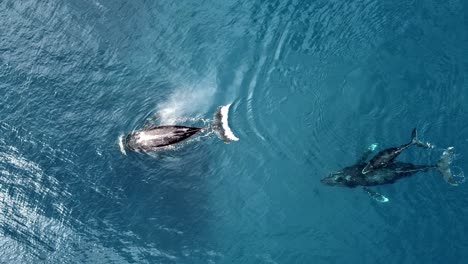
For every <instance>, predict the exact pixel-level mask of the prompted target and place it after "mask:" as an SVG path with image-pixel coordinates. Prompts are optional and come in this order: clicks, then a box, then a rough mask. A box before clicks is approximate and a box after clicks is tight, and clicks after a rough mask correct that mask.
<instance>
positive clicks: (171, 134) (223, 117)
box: [121, 104, 239, 153]
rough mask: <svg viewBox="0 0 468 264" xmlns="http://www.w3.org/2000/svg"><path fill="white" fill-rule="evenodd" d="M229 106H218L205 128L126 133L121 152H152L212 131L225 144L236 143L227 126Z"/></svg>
mask: <svg viewBox="0 0 468 264" xmlns="http://www.w3.org/2000/svg"><path fill="white" fill-rule="evenodd" d="M230 106H231V104H229V105H225V106H219V107H218V108H217V109H216V112H215V114H214V118H213V122H212V124H210V125H209V126H207V127H190V126H181V125H160V126H146V127H144V128H142V129H139V130H135V131H132V132H130V133H128V134H127V135H126V136H125V137H124V138H123V142H121V148H122V152H124V153H125V149H127V150H130V151H136V152H153V151H157V150H160V149H161V148H163V147H166V146H169V145H173V144H177V143H179V142H181V141H184V140H186V139H188V138H190V137H191V136H193V135H195V134H197V133H199V132H202V131H204V130H211V131H213V132H214V133H215V134H216V135H217V136H218V137H219V138H220V139H221V140H223V141H224V142H225V143H229V142H230V141H238V140H239V138H237V137H236V136H235V135H234V134H233V133H232V131H231V128H230V127H229V124H228V113H229V107H230Z"/></svg>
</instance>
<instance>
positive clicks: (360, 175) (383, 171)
mask: <svg viewBox="0 0 468 264" xmlns="http://www.w3.org/2000/svg"><path fill="white" fill-rule="evenodd" d="M412 144H417V145H420V146H422V147H431V145H430V144H429V143H423V142H421V141H419V140H417V137H416V129H414V130H413V133H412V141H411V142H410V143H408V144H405V145H402V146H400V147H395V148H389V149H385V150H383V151H381V152H379V153H377V154H376V155H375V157H374V158H372V159H370V161H367V160H368V158H369V156H370V155H371V153H372V152H373V151H374V149H375V144H373V145H371V146H373V147H369V148H368V150H367V151H366V152H365V153H364V155H363V156H362V157H361V158H360V159H359V160H358V161H357V162H356V163H355V164H353V165H351V166H348V167H345V168H343V169H341V170H340V171H336V172H332V173H330V174H329V175H328V176H326V177H324V178H322V179H321V180H320V181H321V182H322V183H323V184H325V185H329V186H341V187H348V188H355V187H363V188H364V190H365V191H366V192H367V193H368V194H369V195H370V196H371V197H372V198H374V199H375V200H377V201H379V202H387V201H388V198H386V197H385V196H383V195H381V194H379V193H378V192H376V191H374V190H372V189H370V188H369V186H376V185H383V184H393V183H395V182H396V181H398V180H400V179H403V178H406V177H409V176H411V175H414V174H416V173H418V172H426V171H430V170H436V171H438V172H440V173H441V174H442V176H443V178H444V180H445V181H446V182H447V183H449V184H451V185H453V186H457V185H458V182H457V181H456V180H455V178H454V176H453V173H452V171H451V169H450V164H451V162H452V160H453V156H454V148H453V147H449V148H447V149H445V150H444V151H443V153H442V155H441V157H440V158H439V160H438V162H437V163H436V164H433V165H415V164H411V163H406V162H398V161H395V159H396V158H397V156H398V155H399V154H400V153H401V152H402V151H403V150H405V149H407V148H408V147H409V146H410V145H412ZM366 168H368V169H366ZM369 168H370V169H369Z"/></svg>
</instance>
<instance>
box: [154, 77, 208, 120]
mask: <svg viewBox="0 0 468 264" xmlns="http://www.w3.org/2000/svg"><path fill="white" fill-rule="evenodd" d="M215 92H216V86H215V84H214V83H213V82H211V81H205V82H201V83H198V84H195V85H182V86H181V87H179V88H177V89H175V90H174V91H173V92H172V93H171V94H170V95H169V97H168V98H167V100H166V101H164V102H162V103H160V104H159V105H158V107H157V110H156V116H157V118H158V120H159V122H160V123H161V124H166V125H174V124H177V123H178V122H184V121H187V117H191V118H194V117H200V116H201V115H202V114H203V113H205V112H206V111H207V110H208V109H209V108H210V106H211V104H212V100H213V95H214V94H215Z"/></svg>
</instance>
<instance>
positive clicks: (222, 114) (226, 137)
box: [212, 104, 239, 143]
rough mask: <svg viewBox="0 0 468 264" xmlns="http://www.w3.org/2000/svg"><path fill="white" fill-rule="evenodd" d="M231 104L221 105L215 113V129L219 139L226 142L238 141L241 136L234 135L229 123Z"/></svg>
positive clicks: (213, 126)
mask: <svg viewBox="0 0 468 264" xmlns="http://www.w3.org/2000/svg"><path fill="white" fill-rule="evenodd" d="M230 106H231V104H228V105H224V106H219V107H218V108H217V109H216V112H215V113H214V118H213V125H212V128H213V131H214V132H215V134H216V136H218V138H219V139H221V140H222V141H224V142H225V143H229V142H230V141H231V140H232V141H238V140H239V138H238V137H236V136H235V135H234V133H233V132H232V130H231V128H230V127H229V123H228V116H229V107H230Z"/></svg>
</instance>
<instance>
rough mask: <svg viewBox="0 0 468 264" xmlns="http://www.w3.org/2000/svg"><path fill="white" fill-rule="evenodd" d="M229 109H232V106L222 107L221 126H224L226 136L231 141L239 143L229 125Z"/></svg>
mask: <svg viewBox="0 0 468 264" xmlns="http://www.w3.org/2000/svg"><path fill="white" fill-rule="evenodd" d="M229 107H231V104H228V105H225V106H223V107H221V116H222V118H221V124H222V125H223V130H224V135H225V136H226V137H227V138H229V139H230V140H234V141H238V140H239V138H238V137H236V136H235V135H234V133H232V130H231V128H230V127H229V124H228V116H229Z"/></svg>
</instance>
